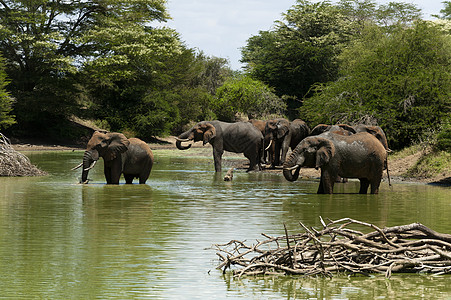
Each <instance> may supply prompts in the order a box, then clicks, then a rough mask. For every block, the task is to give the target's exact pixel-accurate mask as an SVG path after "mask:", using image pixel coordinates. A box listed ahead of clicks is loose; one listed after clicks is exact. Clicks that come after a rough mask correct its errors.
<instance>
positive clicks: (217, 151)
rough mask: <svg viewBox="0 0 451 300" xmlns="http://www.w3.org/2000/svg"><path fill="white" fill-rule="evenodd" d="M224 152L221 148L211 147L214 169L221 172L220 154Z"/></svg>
mask: <svg viewBox="0 0 451 300" xmlns="http://www.w3.org/2000/svg"><path fill="white" fill-rule="evenodd" d="M223 154H224V150H222V149H216V148H215V147H213V160H214V163H215V171H216V172H221V171H222V155H223Z"/></svg>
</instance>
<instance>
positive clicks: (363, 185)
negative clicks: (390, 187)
mask: <svg viewBox="0 0 451 300" xmlns="http://www.w3.org/2000/svg"><path fill="white" fill-rule="evenodd" d="M359 180H360V190H359V194H367V193H368V187H369V186H370V181H369V180H368V179H367V178H359Z"/></svg>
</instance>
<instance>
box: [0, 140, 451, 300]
mask: <svg viewBox="0 0 451 300" xmlns="http://www.w3.org/2000/svg"><path fill="white" fill-rule="evenodd" d="M196 151H199V152H198V153H197V152H196ZM205 153H206V152H205V151H200V150H196V149H191V150H189V151H184V152H182V151H177V150H157V151H154V154H155V160H156V164H155V165H154V169H153V170H152V173H151V176H150V178H149V180H148V182H147V184H146V185H138V184H135V185H128V186H127V185H125V184H121V185H119V186H107V185H105V184H104V183H105V179H104V177H103V167H102V164H100V163H99V165H98V166H96V168H95V169H94V170H92V171H91V173H90V176H89V177H90V178H91V179H92V181H91V182H90V184H88V185H79V184H78V180H79V177H80V172H78V171H70V168H72V167H73V166H75V165H77V164H78V163H79V162H80V161H81V157H82V152H80V151H76V152H39V153H27V155H28V156H29V157H30V158H31V160H32V162H33V163H35V164H37V165H38V166H39V167H40V168H42V169H44V170H46V171H47V172H48V173H49V175H48V176H44V177H35V178H0V283H1V285H0V298H2V299H3V298H5V299H14V298H16V299H24V298H26V299H30V298H31V299H95V298H97V299H108V298H115V299H208V298H210V299H224V298H230V299H308V298H313V299H317V298H320V299H349V298H351V299H374V298H389V299H400V298H405V299H409V298H416V299H444V298H445V299H446V298H450V299H451V285H450V284H449V283H450V282H451V277H449V276H438V277H433V276H427V275H399V274H395V275H394V276H393V277H392V279H390V280H386V279H384V277H383V276H380V275H377V276H374V277H372V278H366V277H350V278H348V277H334V278H332V279H324V278H299V277H257V278H244V279H241V280H237V279H233V278H231V277H230V276H228V275H226V276H223V275H222V272H221V271H219V270H216V269H215V266H216V265H217V264H218V260H217V256H216V254H215V252H214V251H213V250H208V249H206V248H209V247H210V246H211V245H212V244H215V243H224V242H228V241H229V240H232V239H239V240H247V241H253V240H255V239H260V240H261V239H263V237H262V236H261V233H265V234H269V235H274V236H276V235H283V234H284V229H283V223H286V225H287V227H288V230H289V231H290V232H291V233H293V232H300V231H301V229H300V226H299V225H298V223H299V221H301V222H303V223H304V224H306V225H308V226H318V227H319V226H320V222H319V216H322V217H323V218H331V219H338V218H343V217H350V218H354V219H358V220H362V221H366V222H371V223H374V224H376V225H377V226H379V227H384V226H394V225H403V224H409V223H412V222H421V223H423V224H424V225H426V226H428V227H430V228H432V229H434V230H436V231H439V232H445V233H451V221H450V220H449V216H450V215H451V189H450V188H449V187H438V186H430V185H422V184H395V185H394V186H393V187H391V188H390V187H388V184H387V183H385V182H384V183H382V186H381V190H380V194H379V195H359V194H356V192H357V190H358V185H357V183H355V182H350V183H347V184H339V185H337V187H336V190H335V191H336V192H337V193H336V194H334V195H317V194H316V193H315V192H316V190H317V187H318V182H316V181H306V180H304V181H297V182H294V183H291V182H288V181H286V180H285V179H284V178H283V176H281V175H279V174H267V173H265V174H263V173H251V174H248V173H245V172H244V171H243V170H238V171H236V172H235V173H234V178H233V181H232V182H224V181H223V180H222V176H223V175H224V174H222V175H215V173H214V167H213V162H212V158H211V153H210V152H208V153H207V154H206V155H205ZM232 159H237V158H236V157H233V156H231V157H228V158H227V160H226V161H225V162H224V165H225V167H224V169H225V170H227V169H226V168H227V165H228V162H229V161H230V160H232Z"/></svg>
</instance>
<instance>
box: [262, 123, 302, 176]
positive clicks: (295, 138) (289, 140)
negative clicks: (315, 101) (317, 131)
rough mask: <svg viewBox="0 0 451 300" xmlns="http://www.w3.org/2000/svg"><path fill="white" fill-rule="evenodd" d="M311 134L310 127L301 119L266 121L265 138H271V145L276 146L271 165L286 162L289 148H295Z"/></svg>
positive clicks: (274, 165)
mask: <svg viewBox="0 0 451 300" xmlns="http://www.w3.org/2000/svg"><path fill="white" fill-rule="evenodd" d="M309 134H310V128H309V127H308V126H307V124H306V123H305V122H304V121H302V120H301V119H295V120H293V121H292V122H289V121H288V120H287V119H283V118H280V119H274V120H269V121H268V122H267V123H266V128H265V140H266V139H267V138H269V139H270V145H269V146H268V147H267V149H269V148H270V147H271V146H273V147H274V156H273V159H272V160H271V161H270V162H271V167H272V168H274V167H276V166H279V165H281V164H283V163H284V162H285V159H286V157H287V153H288V149H294V148H296V146H297V145H298V144H299V142H300V141H302V140H303V139H304V138H306V137H307V136H308V135H309Z"/></svg>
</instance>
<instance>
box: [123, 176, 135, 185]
mask: <svg viewBox="0 0 451 300" xmlns="http://www.w3.org/2000/svg"><path fill="white" fill-rule="evenodd" d="M124 178H125V183H126V184H132V183H133V179H134V178H135V175H132V174H124Z"/></svg>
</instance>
